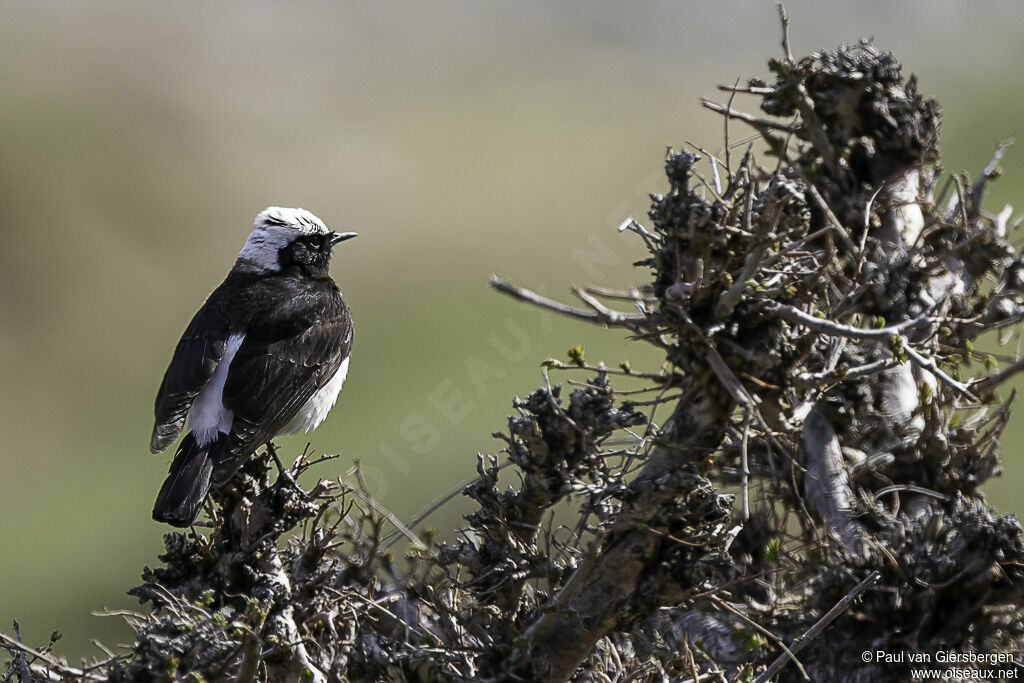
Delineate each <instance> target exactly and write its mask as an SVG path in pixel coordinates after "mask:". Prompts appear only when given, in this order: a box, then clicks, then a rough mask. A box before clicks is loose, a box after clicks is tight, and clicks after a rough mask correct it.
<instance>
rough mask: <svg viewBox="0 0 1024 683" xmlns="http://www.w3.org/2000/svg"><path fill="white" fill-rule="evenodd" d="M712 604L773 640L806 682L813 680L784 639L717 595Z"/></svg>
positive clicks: (712, 598)
mask: <svg viewBox="0 0 1024 683" xmlns="http://www.w3.org/2000/svg"><path fill="white" fill-rule="evenodd" d="M711 602H713V603H715V604H716V605H718V606H719V607H720V608H722V609H724V610H725V611H726V612H729V613H730V614H732V615H735V616H737V617H739V618H740V619H741V620H743V622H744V623H745V624H747V625H748V626H750V627H752V628H753V629H754V630H756V631H758V632H760V633H762V634H764V635H765V636H767V637H768V638H769V639H771V641H772V642H774V643H775V644H776V645H778V646H779V647H781V648H782V652H783V654H785V655H786V656H787V657H789V658H790V659H791V660H792V661H793V663H794V664H796V668H798V669H799V670H800V675H801V676H803V677H804V680H805V681H809V680H811V677H810V676H808V675H807V670H806V669H804V665H803V664H801V663H800V660H799V659H797V658H796V655H795V654H794V653H793V651H792V650H790V649H789V648H788V647H786V644H785V643H784V642H782V638H779V637H778V636H777V635H775V634H774V633H772V632H771V631H769V630H768V629H766V628H765V627H764V626H761V624H759V623H757V622H756V621H754V620H753V619H751V618H750V617H748V616H747V615H745V614H744V613H743V612H740V611H739V610H738V609H736V608H735V607H733V606H732V605H730V604H729V603H727V602H726V601H725V600H723V599H722V598H720V597H718V596H717V595H712V596H711Z"/></svg>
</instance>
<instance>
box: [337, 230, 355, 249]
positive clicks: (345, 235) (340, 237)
mask: <svg viewBox="0 0 1024 683" xmlns="http://www.w3.org/2000/svg"><path fill="white" fill-rule="evenodd" d="M356 235H357V233H354V232H332V233H331V246H332V247H333V246H334V245H335V244H337V243H338V242H344V241H345V240H350V239H352V238H353V237H355V236H356Z"/></svg>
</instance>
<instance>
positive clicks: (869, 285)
mask: <svg viewBox="0 0 1024 683" xmlns="http://www.w3.org/2000/svg"><path fill="white" fill-rule="evenodd" d="M787 49H788V48H787ZM770 67H771V70H772V72H773V74H774V77H775V81H774V82H773V83H771V84H768V83H766V82H764V81H760V80H751V81H750V82H749V83H748V84H747V85H746V86H744V87H731V88H724V89H725V90H727V91H729V92H730V95H729V98H730V99H729V102H728V104H725V105H722V104H715V103H713V102H709V101H706V102H705V106H707V107H708V108H710V109H713V110H715V111H718V112H720V113H721V114H723V116H725V118H726V121H727V124H726V140H725V146H724V149H725V152H724V153H723V154H721V155H718V156H715V155H710V154H708V153H707V152H704V151H702V150H697V151H695V152H690V151H674V150H669V153H668V156H667V159H666V162H665V171H666V175H667V178H668V183H669V190H668V191H667V192H666V193H665V194H664V195H652V206H651V210H650V213H649V219H650V220H649V224H648V227H645V226H643V225H642V224H641V223H640V222H638V221H630V222H627V223H626V224H624V228H628V229H629V230H630V231H631V232H633V233H635V234H636V235H637V236H638V238H639V239H640V240H642V241H643V243H644V245H645V246H646V248H647V249H648V250H649V252H650V254H649V257H648V258H647V259H646V260H645V261H643V262H642V263H641V265H644V266H646V267H648V268H649V269H650V271H651V277H650V280H649V282H647V283H645V284H643V285H639V286H632V287H629V288H627V289H624V290H622V291H614V290H609V289H604V288H597V287H593V288H587V289H576V290H574V291H575V293H576V294H577V296H578V297H579V299H580V301H581V305H580V307H575V306H569V305H566V304H562V303H559V302H556V301H552V300H550V299H546V298H544V297H541V296H540V295H538V294H536V293H534V292H531V291H529V290H526V289H521V288H519V287H516V286H513V285H510V284H507V283H504V282H501V281H498V280H495V281H494V283H493V284H494V286H495V287H496V288H497V289H499V290H500V291H502V292H504V293H507V294H509V295H512V296H514V297H516V298H518V299H520V300H523V301H526V302H528V303H530V304H532V305H537V306H542V307H545V308H547V309H550V310H553V311H556V312H558V313H561V314H564V315H568V316H571V317H574V318H578V319H583V320H587V321H590V322H593V323H597V324H600V325H603V326H606V327H613V328H622V329H625V330H627V331H628V332H629V333H630V334H631V335H632V336H633V337H634V338H635V339H637V340H639V341H640V342H643V343H648V344H651V345H653V346H654V347H656V348H657V349H658V350H659V351H660V352H662V353H663V354H664V363H663V365H662V366H661V367H660V368H656V369H653V371H651V372H647V373H642V372H635V371H633V370H632V369H630V368H629V367H628V366H624V367H623V368H622V369H621V370H614V369H609V368H607V367H605V366H603V365H598V366H591V365H589V364H588V363H587V362H586V361H585V360H584V358H583V354H582V351H581V350H580V349H575V350H574V351H573V353H572V354H571V362H570V363H568V364H563V363H558V362H549V363H547V364H546V367H545V369H544V379H545V381H544V386H542V387H541V388H539V389H538V390H537V391H535V392H534V393H532V394H531V395H529V396H528V397H527V398H526V399H517V400H516V401H515V402H514V404H513V407H514V410H515V414H514V415H513V416H512V417H510V418H509V421H508V425H507V429H506V431H505V432H504V433H501V434H497V435H496V436H498V438H500V439H501V440H502V442H503V443H504V448H503V449H502V450H501V451H500V452H498V453H496V454H493V455H484V456H480V457H479V459H478V465H477V472H478V476H477V478H476V479H475V480H474V481H472V482H471V483H470V484H468V485H467V486H466V487H465V488H464V490H463V492H464V493H465V495H467V496H468V497H469V498H470V499H472V500H473V501H474V503H475V506H476V509H475V511H474V512H473V513H472V514H470V515H468V516H467V527H466V528H465V529H463V530H461V531H460V533H459V535H458V536H457V537H455V539H454V540H449V542H448V543H446V544H435V543H434V541H433V539H432V538H430V537H422V538H421V537H418V536H417V535H416V532H415V529H414V527H416V526H417V524H404V523H402V522H400V521H399V520H397V519H395V518H394V517H393V516H392V515H390V514H389V513H387V512H386V510H384V509H383V507H382V506H381V505H380V504H379V503H377V502H376V501H374V500H373V499H372V498H371V497H370V495H369V493H368V492H367V491H366V490H365V487H363V486H361V485H360V483H359V478H358V473H356V474H355V476H354V479H353V480H352V481H349V482H341V481H336V482H323V481H321V482H319V483H318V484H317V485H316V486H315V487H314V488H313V489H312V491H309V492H302V491H300V490H298V489H297V488H296V487H294V486H293V485H291V484H289V482H288V477H279V478H278V479H277V481H276V482H274V483H271V482H270V478H269V476H268V472H269V468H268V466H267V465H266V463H265V462H264V460H258V459H257V460H254V461H253V462H251V463H249V465H247V466H246V468H245V469H244V470H243V471H242V472H241V473H240V475H239V477H238V478H236V480H234V481H233V482H232V483H231V485H230V486H228V487H226V488H224V489H222V490H220V491H219V492H216V493H215V494H214V500H215V503H216V509H215V510H214V509H212V508H211V512H210V515H209V524H210V528H209V530H208V531H207V532H205V533H201V532H200V531H197V530H193V531H192V532H190V533H187V534H179V533H175V534H169V535H168V536H167V537H166V546H167V551H166V553H165V554H164V555H162V556H161V558H160V560H161V562H162V563H163V566H162V567H160V568H158V569H155V570H148V569H147V570H146V572H145V573H144V575H143V584H142V585H141V586H139V587H138V588H136V589H134V590H133V591H132V594H133V595H135V596H137V597H139V598H140V599H141V600H142V601H143V602H144V603H145V604H147V605H148V606H149V610H148V612H146V613H132V614H128V615H127V618H128V620H129V622H130V623H131V624H132V626H133V627H134V628H135V630H136V632H137V640H136V642H135V644H134V646H133V647H132V649H131V650H129V651H126V652H121V653H110V656H109V657H107V658H105V659H103V660H101V661H99V662H96V663H94V664H92V665H90V666H86V667H80V668H75V667H70V666H69V665H67V664H66V663H65V662H63V661H61V660H58V659H57V658H55V657H54V655H53V654H52V653H51V652H50V651H49V646H48V647H47V649H45V650H43V651H40V650H37V649H33V648H31V647H29V646H27V645H25V644H24V643H21V642H20V639H18V638H11V637H8V636H5V637H4V641H3V645H4V646H5V647H7V648H8V649H9V650H10V652H11V653H12V661H11V671H12V672H13V673H15V674H18V675H20V676H21V678H22V680H23V681H27V680H34V679H39V678H40V677H42V676H44V675H49V676H50V677H51V678H53V677H55V678H56V679H61V678H68V679H70V678H80V679H86V680H113V681H125V682H127V681H150V680H188V681H203V680H234V681H295V680H309V681H328V680H329V681H340V680H395V681H437V680H490V681H560V680H568V679H570V678H573V677H574V680H588V681H589V680H593V681H610V680H644V681H647V680H649V681H656V680H667V679H672V680H693V681H696V680H722V681H725V680H753V679H755V678H756V679H757V680H767V679H768V678H769V677H774V676H777V677H778V679H779V680H807V679H810V680H834V681H884V680H904V679H905V677H906V675H907V672H906V671H905V670H903V669H902V668H900V667H899V666H898V665H892V664H882V663H878V662H874V663H864V662H863V661H861V658H860V653H861V652H862V651H864V650H872V651H874V650H880V649H881V650H890V651H898V650H903V649H907V648H911V649H916V650H919V651H923V652H934V651H937V650H940V649H942V650H947V651H949V650H953V651H967V650H972V649H973V650H982V651H987V652H992V651H999V650H1007V649H1014V648H1017V647H1019V646H1020V644H1021V643H1022V635H1024V622H1022V619H1021V617H1020V614H1021V610H1020V607H1021V600H1022V590H1024V541H1022V530H1021V526H1020V524H1019V523H1018V522H1017V520H1016V519H1015V518H1013V517H1012V516H1009V515H1002V516H1000V515H998V514H996V513H995V512H994V511H992V510H990V509H989V508H988V506H987V505H986V503H985V500H984V497H983V496H982V494H981V492H980V488H979V487H980V486H981V484H983V483H984V481H985V480H987V479H988V478H990V477H991V476H993V475H995V474H997V473H998V468H999V465H998V462H999V460H998V442H999V437H1000V435H1001V433H1002V430H1003V428H1004V426H1005V425H1006V423H1007V420H1008V419H1009V415H1010V411H1009V404H1010V400H1011V399H1012V395H1011V396H1010V397H1007V398H1005V399H1004V398H1003V397H1001V396H1000V395H999V393H998V389H999V387H1000V385H1002V384H1003V383H1004V382H1005V381H1007V380H1008V379H1010V378H1011V377H1012V376H1013V375H1014V374H1015V373H1016V372H1018V371H1019V370H1021V369H1024V361H1021V360H1019V359H1015V358H1006V357H1004V356H1002V355H999V354H997V353H994V352H982V351H980V348H982V346H983V344H982V342H981V340H980V338H981V337H982V335H985V334H986V333H991V334H990V335H989V336H990V337H991V336H996V337H998V339H990V340H989V341H987V342H984V344H985V347H986V348H988V347H993V348H994V342H995V341H1007V340H1010V339H1013V338H1016V337H1017V336H1018V335H1019V329H1020V325H1019V323H1020V322H1021V321H1022V320H1024V262H1022V260H1021V257H1020V256H1019V254H1018V253H1017V251H1016V250H1015V249H1014V247H1013V245H1012V244H1011V243H1010V242H1009V241H1008V239H1007V236H1008V233H1009V231H1010V230H1011V227H1012V226H1010V225H1008V221H1009V219H1010V211H1009V209H1008V208H1007V209H1004V210H1002V211H1000V212H999V213H998V214H990V213H987V212H985V211H984V210H982V197H983V195H984V191H985V188H986V184H987V183H988V182H989V181H990V180H992V179H993V178H995V177H996V176H997V175H998V165H997V164H998V161H999V158H1000V157H1001V155H1002V153H1003V150H1004V147H1003V146H1000V148H999V149H998V150H997V152H996V155H995V157H994V158H993V161H992V163H990V164H989V166H988V167H986V169H985V170H984V171H983V173H982V174H981V175H980V176H979V177H978V178H977V179H976V180H975V181H974V182H973V183H970V184H969V185H968V184H966V183H965V182H964V181H963V180H962V179H961V178H960V177H959V176H952V177H945V176H943V174H942V170H941V168H939V167H938V160H939V152H938V145H937V140H938V126H939V109H938V105H937V104H936V103H935V101H934V100H931V99H928V98H925V97H923V96H922V95H920V94H919V93H918V91H917V84H916V81H915V79H914V78H913V77H911V78H910V79H907V80H904V78H903V76H902V73H901V68H900V65H899V64H898V63H897V62H896V61H895V59H894V58H893V57H892V56H891V55H889V54H885V53H881V52H879V51H877V50H875V49H874V48H873V47H872V46H871V45H869V44H860V45H857V46H853V47H841V48H839V49H838V50H836V51H834V52H822V53H819V54H814V55H811V56H809V57H807V58H804V59H801V60H799V61H796V60H793V59H792V58H789V57H787V58H785V59H781V60H774V61H772V62H771V63H770ZM737 95H743V96H753V97H755V98H759V100H760V106H761V109H762V110H763V113H764V114H765V115H766V116H760V115H753V114H749V113H744V112H742V111H739V110H738V109H734V108H733V100H734V99H735V97H736V96H737ZM728 122H733V123H732V125H733V127H735V126H736V125H738V123H737V122H739V123H742V124H744V125H748V126H750V127H751V128H752V129H753V131H754V133H755V135H754V136H753V138H751V139H749V140H747V141H746V142H743V143H736V142H735V140H732V139H731V138H730V128H729V123H728ZM733 135H735V133H733ZM747 142H749V143H750V144H746V143H747ZM755 142H757V143H758V145H756V146H755V144H754V143H755ZM761 143H763V145H761ZM743 147H745V148H746V149H745V150H744V151H743V152H742V154H740V150H741V149H742V148H743ZM762 147H764V148H766V150H767V152H766V154H764V155H763V157H762V160H761V161H759V160H758V155H757V154H755V149H760V148H762ZM734 156H739V157H740V158H739V159H738V160H737V159H735V158H734ZM734 162H735V163H734ZM623 303H625V304H628V305H629V306H631V307H632V308H631V309H630V310H628V311H625V310H619V309H616V308H615V306H616V305H622V304H623ZM1000 364H1002V369H1000V368H999V366H1000ZM549 371H550V372H566V373H570V372H571V373H576V374H567V375H566V377H567V380H566V381H567V382H568V386H569V388H566V387H565V386H558V385H556V386H552V385H551V383H550V380H549ZM574 377H582V378H583V379H582V380H576V379H573V378H574ZM612 377H616V378H617V379H616V381H617V382H620V381H621V383H623V384H626V383H629V386H632V387H635V388H633V389H630V390H628V393H626V390H622V391H619V392H618V393H617V392H616V390H614V389H613V387H612V384H611V378H612ZM565 394H568V398H567V399H566V398H565ZM624 396H625V397H626V398H625V400H624V399H623V397H624ZM648 399H650V400H648ZM311 464H315V463H309V462H307V461H306V460H305V459H303V458H300V459H299V460H298V461H297V462H296V465H295V466H294V467H293V469H292V472H291V475H294V476H296V477H297V476H299V475H301V474H303V473H305V472H306V470H307V469H308V468H309V467H310V465H311ZM725 491H728V492H729V493H724V492H725ZM418 521H422V520H417V523H418ZM398 542H402V545H403V547H405V548H406V550H405V552H404V555H403V556H402V557H400V558H396V557H395V556H394V555H393V554H392V550H391V549H392V548H393V547H395V545H396V543H398ZM978 666H983V665H982V664H978ZM30 668H31V671H30V670H29V669H30ZM33 672H34V673H33Z"/></svg>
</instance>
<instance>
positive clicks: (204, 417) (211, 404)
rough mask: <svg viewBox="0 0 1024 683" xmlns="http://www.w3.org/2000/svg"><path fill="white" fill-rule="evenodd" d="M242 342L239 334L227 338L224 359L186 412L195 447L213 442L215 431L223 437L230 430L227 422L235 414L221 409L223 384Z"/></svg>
mask: <svg viewBox="0 0 1024 683" xmlns="http://www.w3.org/2000/svg"><path fill="white" fill-rule="evenodd" d="M243 339H245V335H244V334H242V333H236V334H232V335H231V336H230V337H228V343H227V346H226V347H225V348H224V357H223V358H221V359H220V363H219V364H218V365H217V370H216V371H214V373H213V377H211V378H210V381H209V382H207V383H206V386H204V387H203V390H202V391H200V392H199V395H198V396H196V400H195V401H193V402H192V408H191V409H190V410H189V411H188V431H190V432H192V433H193V434H194V435H195V439H196V444H198V445H199V446H205V445H206V444H208V443H211V442H213V441H215V440H216V439H217V433H218V432H222V433H224V434H227V433H228V432H230V431H231V421H232V420H233V419H234V417H235V415H234V413H232V412H231V411H230V410H228V409H227V408H225V407H224V383H225V382H226V381H227V379H228V367H229V366H230V365H231V359H232V358H234V357H235V353H236V352H237V351H238V347H239V346H241V345H242V340H243Z"/></svg>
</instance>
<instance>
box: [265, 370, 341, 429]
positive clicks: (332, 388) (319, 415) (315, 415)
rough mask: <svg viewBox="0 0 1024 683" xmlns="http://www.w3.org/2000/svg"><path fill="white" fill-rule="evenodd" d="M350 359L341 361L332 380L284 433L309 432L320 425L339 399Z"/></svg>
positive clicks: (311, 400)
mask: <svg viewBox="0 0 1024 683" xmlns="http://www.w3.org/2000/svg"><path fill="white" fill-rule="evenodd" d="M348 361H349V359H348V358H346V359H345V360H343V361H341V365H339V366H338V371H337V372H335V373H334V377H332V378H331V381H330V382H328V383H327V384H325V385H324V387H323V388H322V389H320V391H318V392H316V393H315V394H313V395H312V396H311V397H310V398H309V400H308V401H306V405H304V406H302V408H300V409H299V412H298V413H296V414H295V417H293V418H292V419H291V421H289V422H288V424H287V425H286V426H285V428H284V429H283V430H281V433H282V434H295V433H296V432H308V431H311V430H313V429H316V428H317V427H318V426H320V423H321V422H323V421H324V420H325V419H326V418H327V413H329V412H331V408H333V407H334V404H335V403H336V402H337V401H338V394H340V393H341V385H343V384H344V383H345V377H346V376H347V375H348Z"/></svg>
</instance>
